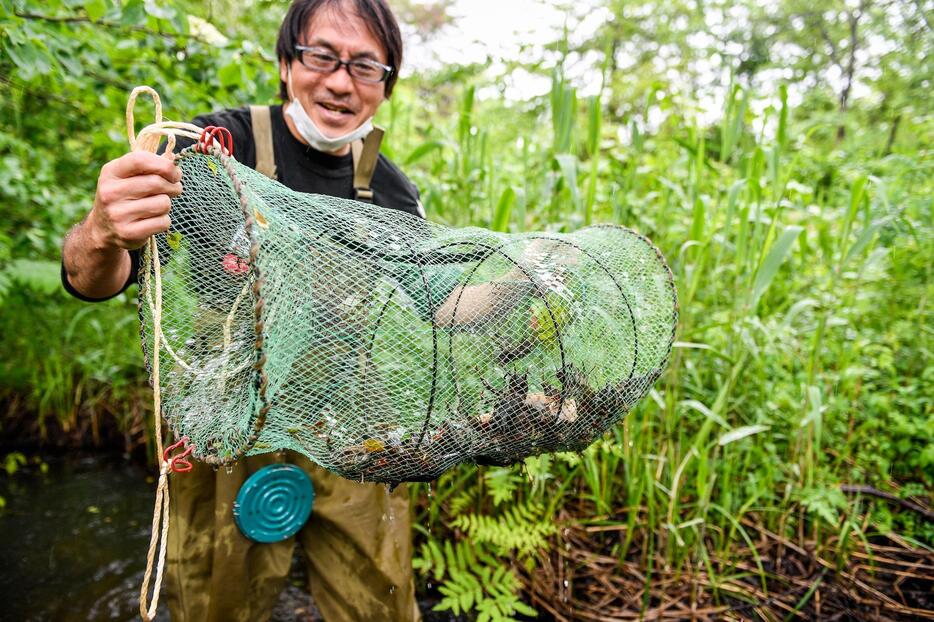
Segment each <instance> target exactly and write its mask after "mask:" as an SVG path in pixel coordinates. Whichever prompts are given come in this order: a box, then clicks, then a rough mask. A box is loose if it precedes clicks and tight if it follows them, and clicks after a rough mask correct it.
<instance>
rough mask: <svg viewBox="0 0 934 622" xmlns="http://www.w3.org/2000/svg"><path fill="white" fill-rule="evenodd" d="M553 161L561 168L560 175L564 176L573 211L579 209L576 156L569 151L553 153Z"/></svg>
mask: <svg viewBox="0 0 934 622" xmlns="http://www.w3.org/2000/svg"><path fill="white" fill-rule="evenodd" d="M555 161H557V163H558V168H559V169H560V170H561V176H562V177H563V178H564V183H565V186H567V188H568V190H569V191H570V192H571V201H572V203H573V204H574V211H577V210H578V209H580V203H581V200H580V193H579V192H578V190H577V156H576V155H573V154H570V153H559V154H557V155H555Z"/></svg>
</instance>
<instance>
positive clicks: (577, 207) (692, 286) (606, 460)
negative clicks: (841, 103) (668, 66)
mask: <svg viewBox="0 0 934 622" xmlns="http://www.w3.org/2000/svg"><path fill="white" fill-rule="evenodd" d="M753 95H754V94H751V93H747V92H745V91H744V90H742V89H740V88H734V89H732V90H731V92H730V96H729V97H728V98H727V102H726V105H725V109H724V111H723V114H722V121H721V122H720V124H719V127H712V128H711V127H707V128H704V127H699V126H697V125H696V124H694V123H693V122H691V121H690V120H688V119H686V118H683V117H680V116H678V115H677V114H673V115H671V116H669V117H668V119H667V120H666V121H665V122H664V124H663V125H662V126H661V127H660V128H657V129H655V130H653V131H646V130H645V129H644V118H645V115H640V114H639V113H636V114H632V115H631V116H630V117H629V118H628V119H623V120H622V123H623V124H625V126H626V127H627V130H628V131H627V132H625V134H626V135H627V139H626V140H624V141H618V140H616V136H615V135H614V134H613V133H611V131H610V130H612V131H613V132H615V131H616V130H617V129H618V128H619V126H620V121H619V120H616V119H613V120H607V119H604V118H603V116H604V114H605V113H604V111H603V109H602V106H601V103H600V101H601V100H600V97H599V96H597V97H594V98H592V99H590V100H587V101H585V102H581V101H579V100H578V98H577V96H576V93H575V91H574V89H573V88H572V87H571V86H569V85H568V84H567V83H566V82H565V81H564V80H563V79H562V78H561V76H560V75H556V76H555V78H554V82H553V88H552V91H551V94H550V96H548V98H547V107H546V109H545V110H539V111H537V112H538V114H537V115H525V116H523V115H522V114H520V113H517V112H516V108H517V107H518V105H514V107H513V108H510V107H509V106H508V105H504V104H503V103H502V102H486V107H485V108H484V109H483V110H479V108H480V105H479V104H478V102H477V100H476V98H475V93H474V91H473V89H472V88H467V89H465V91H464V95H463V98H462V101H461V106H460V110H459V114H458V117H457V119H456V120H452V121H451V125H450V126H449V127H439V126H437V125H436V126H432V127H427V128H426V127H422V128H419V126H418V124H417V123H416V122H412V121H407V122H406V123H404V124H401V125H400V127H404V128H405V129H404V130H403V134H404V135H403V136H401V137H400V136H399V134H398V132H397V131H396V128H395V127H394V128H393V129H392V130H391V131H393V132H394V139H393V140H394V141H395V149H396V150H397V151H398V153H401V154H406V153H409V154H411V155H410V156H409V157H408V161H409V162H410V165H411V166H410V170H412V171H413V172H412V174H413V176H414V177H416V179H417V181H418V183H419V185H420V186H421V188H422V191H423V196H424V197H425V199H426V201H425V203H426V208H427V210H428V213H429V217H431V218H434V219H439V220H442V221H445V222H448V223H451V224H454V225H464V224H477V225H482V226H492V227H494V228H497V229H501V230H512V231H520V230H525V229H544V228H561V229H573V228H576V227H578V226H582V225H585V224H587V223H590V222H615V223H619V224H623V225H626V226H629V227H632V228H634V229H637V230H639V231H641V232H643V233H645V234H647V235H648V236H649V237H651V238H652V239H653V240H654V241H655V243H656V244H657V245H659V247H660V248H661V249H662V250H663V252H664V254H665V256H666V257H667V258H668V260H669V262H670V263H671V266H672V269H673V271H674V274H675V279H676V283H677V287H678V293H679V299H680V304H681V316H680V325H679V327H678V337H677V339H678V341H677V343H676V344H675V347H674V349H673V352H672V356H671V362H670V366H669V369H668V371H667V373H666V374H665V375H664V377H663V378H662V379H661V380H660V381H659V383H658V384H657V386H656V387H655V389H654V390H653V391H652V393H651V394H650V396H649V397H647V398H646V399H645V400H643V402H642V403H641V404H640V405H639V406H638V407H637V408H636V409H635V410H634V411H633V412H632V413H630V414H629V415H628V417H627V418H626V419H625V421H624V422H623V423H622V424H621V425H620V426H619V427H617V428H616V429H614V430H612V431H611V432H610V433H608V434H607V435H606V436H605V438H604V439H603V440H602V441H600V442H598V443H596V444H594V445H593V446H592V447H590V448H589V449H588V450H587V451H585V452H583V453H582V454H580V455H577V454H569V455H557V456H542V457H538V458H533V459H529V460H527V461H526V463H525V465H523V466H522V467H516V468H514V469H511V470H509V469H492V470H488V469H476V468H475V467H468V466H465V467H463V468H460V469H457V470H455V471H454V472H452V473H449V474H447V475H445V476H444V477H443V478H442V479H441V481H440V482H439V483H438V484H437V485H436V486H435V490H436V491H437V492H436V493H435V495H434V496H432V497H429V500H428V502H427V503H422V504H421V506H420V507H421V508H422V515H421V516H420V521H419V522H418V524H419V525H424V524H431V525H433V527H432V529H431V531H430V532H429V531H428V530H426V529H424V528H421V531H422V536H423V542H424V544H423V545H422V549H421V551H422V553H421V557H420V558H419V564H420V567H421V568H422V569H423V570H424V572H425V573H427V576H433V577H434V578H435V580H438V579H441V578H444V577H446V578H447V581H448V584H449V587H448V588H447V591H443V595H444V597H445V598H444V600H443V601H442V606H443V607H444V608H452V609H455V610H457V609H459V608H463V607H464V605H465V603H468V600H469V603H477V602H484V598H485V599H486V600H491V601H494V602H498V599H499V597H498V596H497V594H496V593H495V592H492V591H487V592H485V596H483V598H481V595H478V594H474V595H473V596H471V597H470V599H468V600H465V601H464V602H460V601H459V600H458V599H459V598H462V597H463V595H464V594H465V593H467V592H470V591H471V590H472V589H473V588H471V587H470V586H471V585H472V584H471V582H470V581H468V580H467V579H464V578H463V576H462V575H464V574H466V575H470V568H471V567H474V566H473V565H472V563H466V565H465V564H464V563H461V564H458V562H457V554H456V553H457V550H458V548H457V547H458V546H462V545H463V542H464V538H466V537H470V539H471V542H472V543H473V544H472V546H473V547H474V548H475V550H478V551H480V552H481V553H482V554H484V555H490V556H491V557H492V558H493V559H504V558H505V559H515V558H516V557H517V556H518V558H519V559H520V560H522V559H526V560H528V559H530V557H529V556H530V553H529V550H522V549H521V548H519V547H518V546H517V545H516V543H515V542H512V541H511V540H510V539H509V538H507V537H506V535H507V534H508V533H511V532H514V531H516V530H523V529H524V530H527V531H529V532H530V533H536V534H538V535H539V536H540V542H539V544H542V545H543V546H547V544H545V543H546V542H549V540H548V538H549V537H550V535H551V534H553V533H554V530H553V531H548V530H547V529H544V528H543V527H542V526H548V525H554V524H555V522H556V521H558V517H559V511H560V510H561V508H562V507H565V506H568V507H575V508H585V510H584V511H583V512H580V510H578V512H579V513H578V515H577V516H575V520H577V521H584V522H592V523H599V524H606V523H616V524H624V525H625V526H626V529H625V530H624V533H625V537H624V538H623V539H622V540H621V542H619V543H618V544H617V545H616V546H615V548H614V551H615V553H616V554H617V555H619V556H620V558H625V557H626V556H627V555H629V554H630V553H631V552H632V551H633V550H634V547H633V543H634V542H636V543H638V550H639V551H641V553H640V554H641V556H642V559H643V562H644V563H645V565H646V567H647V572H648V573H649V574H651V564H652V560H653V559H654V554H655V553H656V552H658V553H660V554H661V556H662V558H663V559H664V560H665V564H666V565H667V566H668V568H669V569H674V570H677V569H679V568H686V567H688V565H694V566H697V565H700V566H704V565H706V566H707V567H708V569H710V570H711V574H713V573H712V568H711V566H710V563H709V560H710V559H711V558H714V557H716V558H719V559H721V560H729V559H730V558H731V551H732V550H734V549H735V548H736V546H737V545H742V544H744V542H745V543H747V544H748V543H749V539H750V535H749V534H748V533H747V531H746V530H745V528H744V520H753V521H755V523H756V524H759V525H762V526H764V527H765V528H767V529H769V530H770V531H773V532H775V533H778V534H781V535H783V536H788V537H791V538H794V539H796V540H801V539H809V540H812V541H816V542H826V541H830V540H831V539H832V541H833V542H835V543H836V544H835V545H834V546H835V549H834V550H832V551H830V552H826V553H825V554H828V555H830V556H831V557H834V558H835V559H837V560H838V561H842V560H845V558H846V555H847V553H848V551H849V549H850V547H852V546H855V545H856V544H857V542H858V540H859V539H860V538H867V537H871V535H872V534H873V533H879V532H887V531H889V530H895V531H898V532H900V533H901V534H902V535H904V536H906V537H908V538H909V539H911V540H912V541H915V542H918V543H921V544H925V543H926V545H927V546H931V545H934V529H932V527H931V525H930V524H925V523H923V522H922V521H921V520H920V519H919V518H917V517H915V516H914V515H912V514H911V513H909V512H903V513H893V511H892V509H891V508H890V507H888V506H886V505H885V504H873V503H870V502H868V501H866V500H865V499H860V498H847V497H846V496H845V495H844V494H843V493H842V492H841V491H840V488H839V485H840V484H841V483H869V484H872V485H875V486H879V487H880V488H884V489H895V490H897V491H899V492H900V494H905V495H908V494H921V495H930V493H931V490H932V486H934V414H932V412H934V409H932V396H934V366H932V363H931V348H930V337H931V333H932V328H931V327H932V326H934V323H932V322H931V313H930V310H929V307H930V298H931V294H932V293H934V281H932V279H931V276H932V275H931V272H932V266H934V244H932V211H934V203H932V200H931V196H932V194H931V190H932V186H934V183H932V181H931V180H932V179H934V176H932V175H931V173H932V168H934V166H932V161H931V158H930V154H929V153H925V152H924V151H923V144H922V149H917V148H916V146H915V145H914V143H912V142H911V141H909V142H908V145H907V146H906V147H905V148H904V149H902V150H901V152H896V154H895V155H891V156H887V157H881V158H868V159H867V158H866V157H865V151H866V149H865V147H866V143H867V142H868V141H871V139H872V137H871V136H867V134H866V133H865V132H851V135H852V134H855V136H854V137H853V138H851V139H850V142H849V143H844V144H835V143H832V142H829V143H828V142H822V139H821V138H820V135H821V130H822V128H821V127H820V126H809V124H808V120H807V119H804V118H802V119H796V118H795V114H794V111H793V110H790V109H789V107H788V103H787V96H786V91H785V88H784V87H782V88H781V89H780V91H779V93H778V94H777V95H776V97H775V101H774V102H773V103H772V105H771V106H769V107H768V108H766V111H765V112H764V113H762V115H760V116H758V117H757V116H755V115H754V113H753V112H752V111H751V109H750V106H749V102H750V100H751V98H752V97H753ZM403 97H404V95H403ZM648 101H649V103H650V102H651V98H649V100H648ZM397 106H398V108H399V109H398V110H397V116H396V119H398V118H399V117H400V116H401V117H405V116H406V115H415V114H420V113H419V111H418V109H417V108H416V107H414V106H413V107H409V106H408V105H399V104H397ZM643 112H644V111H643ZM507 119H508V124H507V125H506V126H505V127H508V128H510V129H511V130H512V132H511V133H510V132H509V131H508V130H504V126H503V125H499V124H502V123H506V120H507ZM547 119H550V120H551V123H550V127H549V126H548V124H546V123H544V121H545V120H547ZM918 123H919V125H918V127H917V128H916V129H917V131H918V132H920V133H921V134H922V135H923V134H924V133H925V132H927V133H928V134H930V132H931V129H932V128H931V125H932V122H931V120H930V119H924V118H922V119H920V120H919V122H918ZM484 124H486V129H484ZM543 126H544V128H543ZM468 127H469V129H467V128H468ZM757 127H760V128H769V131H764V130H758V131H757V130H756V129H754V128H757ZM494 131H495V132H498V133H499V134H500V137H499V139H498V140H496V141H494V142H495V144H496V145H497V147H496V149H495V150H491V148H490V146H489V144H490V143H489V140H488V138H489V136H490V134H491V133H492V132H494ZM445 136H453V137H456V140H446V139H445V138H444V137H445ZM850 152H852V153H855V154H859V155H858V156H855V157H853V156H850V155H849V153H850ZM828 171H829V172H830V173H832V174H829V173H828ZM467 187H469V189H468V188H467ZM519 197H521V204H522V208H521V209H515V206H516V205H517V204H518V203H519ZM467 198H469V200H467ZM416 491H417V492H416V498H424V497H421V495H422V494H423V493H424V492H425V489H424V487H421V488H416ZM506 498H508V499H511V500H512V501H513V502H512V503H509V504H504V503H502V502H501V500H502V499H506ZM517 507H518V508H526V509H527V510H528V511H527V512H525V513H524V514H523V513H520V514H518V515H517V513H516V512H515V508H517ZM464 516H467V517H469V519H468V520H465V519H464ZM536 526H538V531H535V528H536ZM831 536H833V538H831ZM452 543H453V544H454V546H451V545H452ZM444 546H449V547H451V548H450V553H451V555H449V556H448V559H447V561H446V563H445V562H444V556H443V555H442V556H441V560H440V561H439V553H438V551H439V550H440V549H441V548H443V547H444ZM754 561H755V563H757V564H758V563H760V560H754ZM462 562H463V560H462ZM481 565H482V564H481ZM759 568H760V571H761V568H762V567H761V565H760V566H759ZM761 576H762V580H763V581H764V580H765V573H764V572H761ZM763 585H764V584H763ZM452 586H453V587H452ZM474 591H475V590H474ZM471 599H472V600H471ZM469 603H468V604H469ZM471 606H473V607H474V608H476V605H471ZM501 609H502V611H500V614H501V615H502V616H506V617H508V616H509V615H512V614H513V613H515V611H514V610H510V609H509V607H508V606H507V605H506V604H503V605H502V607H501Z"/></svg>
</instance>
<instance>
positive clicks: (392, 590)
mask: <svg viewBox="0 0 934 622" xmlns="http://www.w3.org/2000/svg"><path fill="white" fill-rule="evenodd" d="M395 591H396V586H395V585H390V586H389V593H390V594H394V593H395Z"/></svg>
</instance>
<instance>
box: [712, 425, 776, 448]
mask: <svg viewBox="0 0 934 622" xmlns="http://www.w3.org/2000/svg"><path fill="white" fill-rule="evenodd" d="M768 429H769V426H767V425H761V424H756V425H744V426H743V427H741V428H736V429H735V430H730V431H729V432H727V433H726V434H724V435H722V436H721V437H720V438H719V439H718V440H717V444H718V445H720V447H723V446H724V445H729V444H730V443H732V442H734V441H738V440H740V439H741V438H746V437H747V436H752V435H753V434H758V433H759V432H765V431H766V430H768Z"/></svg>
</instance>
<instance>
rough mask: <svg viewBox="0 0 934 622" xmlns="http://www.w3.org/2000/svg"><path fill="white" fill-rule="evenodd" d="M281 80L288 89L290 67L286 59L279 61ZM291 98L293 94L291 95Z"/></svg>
mask: <svg viewBox="0 0 934 622" xmlns="http://www.w3.org/2000/svg"><path fill="white" fill-rule="evenodd" d="M279 79H280V80H282V81H283V82H285V84H286V88H288V84H289V65H288V63H286V62H285V59H284V58H281V59H279ZM289 97H291V94H290V95H289Z"/></svg>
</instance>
